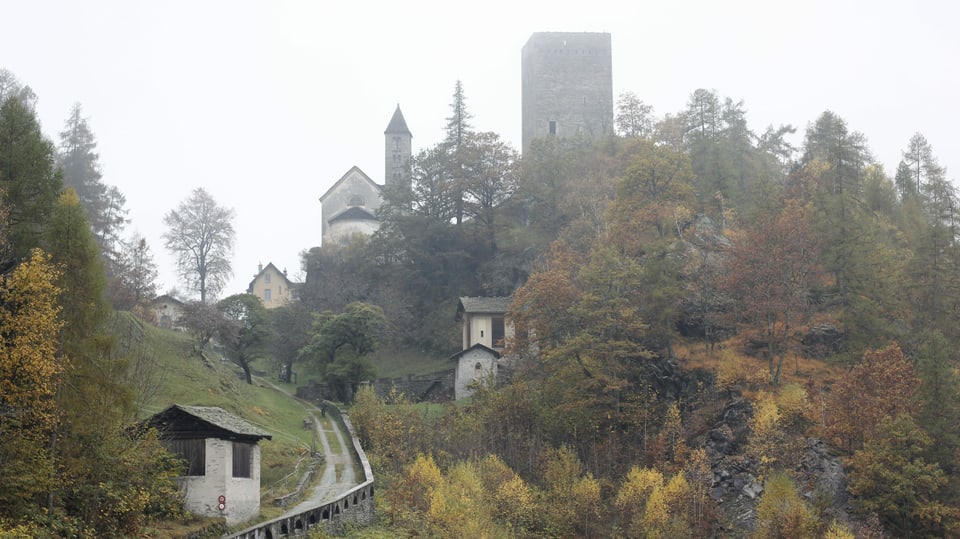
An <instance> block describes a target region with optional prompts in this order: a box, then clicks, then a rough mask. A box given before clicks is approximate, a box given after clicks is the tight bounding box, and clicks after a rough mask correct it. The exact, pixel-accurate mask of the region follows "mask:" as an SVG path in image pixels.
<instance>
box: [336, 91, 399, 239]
mask: <svg viewBox="0 0 960 539" xmlns="http://www.w3.org/2000/svg"><path fill="white" fill-rule="evenodd" d="M383 135H384V175H383V179H384V185H386V186H392V185H404V184H406V183H407V176H408V168H409V166H410V157H411V152H412V141H413V135H412V134H411V133H410V129H408V128H407V122H406V121H405V120H404V119H403V113H402V112H400V105H397V109H396V111H394V113H393V117H392V118H391V119H390V123H389V124H387V129H386V130H385V131H384V132H383ZM383 187H384V186H383V185H380V184H378V183H377V182H375V181H374V180H373V179H371V178H370V176H367V174H366V173H365V172H363V171H362V170H360V167H357V166H354V167H352V168H351V169H350V170H348V171H347V173H346V174H344V175H343V176H342V177H341V178H340V179H339V180H337V182H336V183H334V184H333V186H332V187H330V189H328V190H327V192H326V193H324V194H323V196H321V197H320V211H321V215H322V218H323V219H322V224H321V239H322V242H323V243H322V244H323V245H325V246H326V245H344V244H346V243H348V242H349V241H350V238H352V237H353V236H354V235H355V234H363V235H366V236H369V235H370V234H373V233H374V232H376V231H377V229H379V228H380V220H379V219H378V218H377V209H378V208H379V207H380V204H381V203H382V202H383V194H382V192H381V191H382V189H383Z"/></svg>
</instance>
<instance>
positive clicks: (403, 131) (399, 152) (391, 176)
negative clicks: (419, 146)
mask: <svg viewBox="0 0 960 539" xmlns="http://www.w3.org/2000/svg"><path fill="white" fill-rule="evenodd" d="M383 136H384V171H383V184H384V185H385V186H388V187H389V186H392V185H406V184H408V183H409V180H408V178H407V176H408V175H409V171H408V168H407V167H408V166H409V164H410V157H411V153H412V144H413V134H411V133H410V129H408V128H407V122H406V121H405V120H404V119H403V113H402V112H400V105H397V110H396V111H394V113H393V117H392V118H390V123H389V124H388V125H387V129H386V130H385V131H384V132H383Z"/></svg>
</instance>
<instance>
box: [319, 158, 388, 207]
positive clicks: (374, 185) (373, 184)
mask: <svg viewBox="0 0 960 539" xmlns="http://www.w3.org/2000/svg"><path fill="white" fill-rule="evenodd" d="M354 171H356V172H357V174H359V175H360V177H361V178H363V179H364V180H366V181H368V182H370V185H372V186H373V187H374V188H376V189H377V190H378V191H379V190H380V189H381V188H382V187H383V186H382V185H380V184H378V183H377V182H375V181H373V180H371V179H370V176H367V174H366V173H365V172H364V171H362V170H360V167H358V166H356V165H354V166H352V167H350V170H348V171H347V173H346V174H344V175H343V176H341V177H340V179H339V180H337V181H336V182H335V183H334V184H333V185H332V186H331V187H330V189H327V192H326V193H324V194H323V195H322V196H321V197H320V202H323V200H324V199H325V198H327V197H328V196H330V194H331V193H333V192H334V191H336V190H337V188H338V187H340V184H341V183H343V182H344V181H346V179H347V178H349V177H350V175H351V174H352V173H353V172H354Z"/></svg>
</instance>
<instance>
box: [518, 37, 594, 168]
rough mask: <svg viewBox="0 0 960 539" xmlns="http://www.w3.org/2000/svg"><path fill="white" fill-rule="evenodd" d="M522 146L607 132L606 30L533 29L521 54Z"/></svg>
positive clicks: (524, 147) (592, 136) (526, 146)
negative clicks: (542, 139)
mask: <svg viewBox="0 0 960 539" xmlns="http://www.w3.org/2000/svg"><path fill="white" fill-rule="evenodd" d="M521 79H522V85H523V90H522V92H523V150H524V151H527V150H528V149H529V148H530V142H531V141H532V140H533V139H536V138H542V137H547V136H557V137H565V138H572V137H577V136H583V137H586V138H589V139H597V138H600V137H601V136H603V135H607V134H612V133H613V68H612V60H611V46H610V34H608V33H597V32H537V33H535V34H533V35H532V36H530V39H529V40H527V44H526V45H524V46H523V51H522V53H521Z"/></svg>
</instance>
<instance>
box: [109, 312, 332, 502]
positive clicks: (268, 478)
mask: <svg viewBox="0 0 960 539" xmlns="http://www.w3.org/2000/svg"><path fill="white" fill-rule="evenodd" d="M118 316H125V315H124V314H119V315H118ZM143 339H144V348H145V349H146V350H149V351H150V352H151V353H150V354H149V355H150V356H151V357H152V360H153V361H155V364H156V366H157V367H158V368H157V369H154V372H155V373H156V374H155V375H153V376H152V378H151V383H150V384H149V385H151V386H153V387H154V390H153V394H152V396H151V397H150V398H149V399H148V400H147V401H146V402H144V403H143V405H142V407H141V410H140V416H141V417H147V416H149V415H151V414H154V413H156V412H158V411H160V410H162V409H164V408H166V407H168V406H170V405H172V404H185V405H201V406H219V407H221V408H223V409H225V410H227V411H229V412H230V413H233V414H236V415H238V416H240V417H243V418H244V419H246V420H247V421H250V422H251V423H254V424H256V425H258V426H259V427H261V428H262V429H264V430H265V431H267V432H269V433H271V434H272V435H273V439H272V440H264V441H263V442H261V444H260V447H261V451H262V453H261V463H262V464H261V491H262V492H263V493H264V494H265V498H273V497H275V496H277V495H280V494H283V493H285V492H288V491H289V489H291V488H293V487H294V486H296V482H297V480H298V477H296V476H292V477H289V478H288V477H287V476H289V475H290V474H291V473H292V472H293V471H294V469H295V467H296V465H297V463H298V462H299V461H302V460H304V456H305V455H307V454H308V453H309V451H310V450H312V449H315V448H316V447H317V445H318V443H317V441H316V440H315V439H314V435H313V432H312V430H308V429H304V428H303V420H304V419H305V418H306V412H305V411H304V407H303V405H302V404H300V403H299V402H298V401H296V400H295V399H292V398H290V397H289V396H288V395H286V394H284V393H281V392H280V391H277V390H276V389H274V388H273V387H270V386H268V385H266V384H259V383H256V381H255V383H254V385H248V384H246V383H245V382H244V381H243V380H242V378H241V377H240V376H239V370H238V369H237V368H236V367H234V366H233V365H232V364H229V363H223V362H221V361H220V358H219V356H217V355H216V354H208V357H210V361H209V363H207V362H204V361H202V360H201V359H200V358H198V357H197V356H196V354H194V353H193V343H192V342H191V340H190V338H189V336H188V335H187V334H185V333H181V332H176V331H169V330H164V329H160V328H157V327H154V326H151V325H150V324H145V325H144V326H143ZM278 385H280V384H278ZM284 389H285V390H286V391H289V392H291V393H292V392H294V390H295V388H294V387H293V386H288V387H285V388H284ZM284 478H287V479H286V480H285V481H284ZM265 503H268V502H265ZM265 508H266V507H265Z"/></svg>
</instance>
